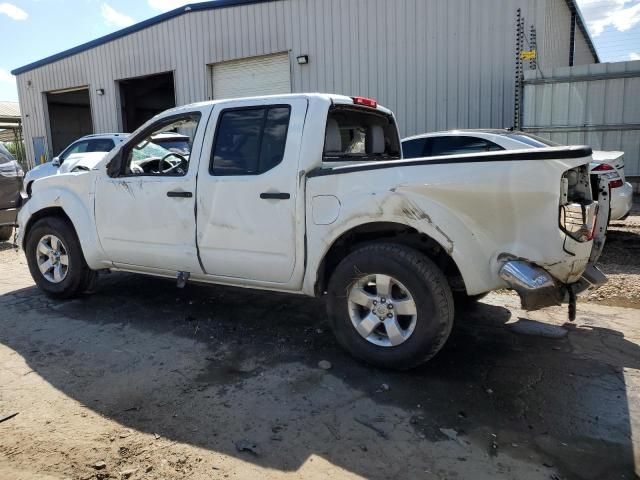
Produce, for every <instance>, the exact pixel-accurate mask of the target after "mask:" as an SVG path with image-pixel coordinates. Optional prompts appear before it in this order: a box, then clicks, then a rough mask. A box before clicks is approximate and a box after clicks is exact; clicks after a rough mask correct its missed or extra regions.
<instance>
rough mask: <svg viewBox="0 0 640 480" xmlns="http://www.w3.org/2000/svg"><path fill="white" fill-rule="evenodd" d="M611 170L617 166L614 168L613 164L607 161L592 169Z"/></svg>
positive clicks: (595, 170) (598, 170)
mask: <svg viewBox="0 0 640 480" xmlns="http://www.w3.org/2000/svg"><path fill="white" fill-rule="evenodd" d="M609 170H615V168H613V167H612V166H611V165H609V164H607V163H602V164H600V165H598V166H597V167H595V168H593V169H592V170H591V171H592V172H606V171H609Z"/></svg>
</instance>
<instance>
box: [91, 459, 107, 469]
mask: <svg viewBox="0 0 640 480" xmlns="http://www.w3.org/2000/svg"><path fill="white" fill-rule="evenodd" d="M93 468H95V469H96V470H104V469H105V468H107V463H106V462H104V461H102V460H101V461H99V462H96V463H94V464H93Z"/></svg>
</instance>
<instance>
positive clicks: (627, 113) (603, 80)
mask: <svg viewBox="0 0 640 480" xmlns="http://www.w3.org/2000/svg"><path fill="white" fill-rule="evenodd" d="M545 73H546V74H547V75H546V76H544V77H543V76H542V75H541V74H540V73H538V74H536V72H527V73H526V80H525V88H524V121H523V126H524V128H525V130H529V131H531V132H532V133H537V134H539V135H542V136H545V137H547V138H550V139H551V140H553V141H555V142H558V143H561V144H563V145H576V144H578V145H583V144H586V145H590V146H591V147H593V149H594V150H619V151H623V152H625V164H626V167H625V173H626V174H627V175H630V176H640V61H636V62H620V63H601V64H593V65H580V66H576V67H572V68H569V67H564V68H555V69H552V70H550V71H549V72H545Z"/></svg>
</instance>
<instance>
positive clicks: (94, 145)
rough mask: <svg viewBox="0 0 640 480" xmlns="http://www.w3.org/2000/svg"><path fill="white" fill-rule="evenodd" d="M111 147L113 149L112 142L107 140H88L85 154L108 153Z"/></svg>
mask: <svg viewBox="0 0 640 480" xmlns="http://www.w3.org/2000/svg"><path fill="white" fill-rule="evenodd" d="M113 147H115V144H114V143H113V140H109V139H107V138H101V139H97V140H90V141H89V145H88V146H87V152H110V151H111V150H112V149H113Z"/></svg>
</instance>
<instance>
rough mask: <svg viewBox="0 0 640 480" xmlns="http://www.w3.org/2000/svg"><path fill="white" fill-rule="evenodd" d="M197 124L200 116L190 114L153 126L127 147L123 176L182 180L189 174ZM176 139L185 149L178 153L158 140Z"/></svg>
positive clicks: (124, 155)
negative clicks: (171, 137) (170, 136)
mask: <svg viewBox="0 0 640 480" xmlns="http://www.w3.org/2000/svg"><path fill="white" fill-rule="evenodd" d="M199 123H200V114H199V113H189V114H186V115H180V116H176V117H171V118H169V119H165V120H161V121H160V122H159V123H156V124H155V125H152V126H151V127H149V128H148V129H147V130H146V131H144V132H143V133H142V134H140V135H139V136H138V137H137V138H136V139H135V140H134V145H133V147H131V146H128V147H126V149H125V150H124V151H123V152H122V154H123V158H124V164H125V168H124V174H125V175H127V176H130V175H141V176H173V177H181V176H184V175H186V174H187V172H188V171H189V157H190V155H191V147H192V146H193V140H194V138H195V135H196V131H197V130H198V124H199ZM169 134H171V135H176V134H179V136H180V137H181V138H182V139H184V143H185V148H184V149H182V150H181V151H176V150H174V149H169V148H166V147H165V146H163V145H161V144H160V143H161V142H160V139H164V138H165V137H166V136H167V135H169Z"/></svg>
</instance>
